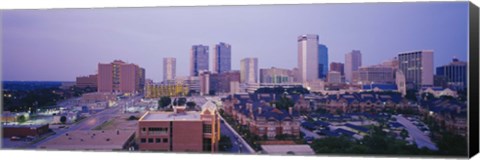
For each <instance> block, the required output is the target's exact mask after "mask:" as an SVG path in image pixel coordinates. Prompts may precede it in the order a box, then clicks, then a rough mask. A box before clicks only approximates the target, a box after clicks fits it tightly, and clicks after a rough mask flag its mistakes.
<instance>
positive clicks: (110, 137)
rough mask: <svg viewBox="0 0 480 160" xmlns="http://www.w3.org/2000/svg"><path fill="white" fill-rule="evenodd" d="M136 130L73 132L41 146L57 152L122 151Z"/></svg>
mask: <svg viewBox="0 0 480 160" xmlns="http://www.w3.org/2000/svg"><path fill="white" fill-rule="evenodd" d="M134 133H135V130H118V131H117V130H104V131H94V130H89V131H72V132H67V133H65V134H63V135H61V136H59V137H57V138H55V139H52V140H50V141H47V142H45V143H44V144H43V145H41V146H39V148H41V149H57V150H121V149H123V147H124V146H125V144H126V143H127V142H128V141H129V140H131V139H132V138H133V135H134Z"/></svg>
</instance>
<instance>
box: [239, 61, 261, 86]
mask: <svg viewBox="0 0 480 160" xmlns="http://www.w3.org/2000/svg"><path fill="white" fill-rule="evenodd" d="M257 80H258V59H257V58H244V59H242V60H241V61H240V81H241V83H257V82H258V81H257Z"/></svg>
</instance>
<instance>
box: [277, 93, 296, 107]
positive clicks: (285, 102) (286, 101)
mask: <svg viewBox="0 0 480 160" xmlns="http://www.w3.org/2000/svg"><path fill="white" fill-rule="evenodd" d="M275 105H276V107H277V108H278V109H280V110H288V107H293V105H295V103H294V102H293V101H292V100H291V99H290V98H288V97H287V96H285V95H282V97H281V98H280V100H278V101H277V102H275Z"/></svg>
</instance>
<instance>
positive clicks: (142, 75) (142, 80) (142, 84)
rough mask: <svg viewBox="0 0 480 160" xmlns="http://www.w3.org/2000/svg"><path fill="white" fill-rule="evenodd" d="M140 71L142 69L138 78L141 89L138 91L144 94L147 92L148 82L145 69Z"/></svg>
mask: <svg viewBox="0 0 480 160" xmlns="http://www.w3.org/2000/svg"><path fill="white" fill-rule="evenodd" d="M139 69H140V70H139V72H138V73H139V76H138V78H139V82H138V83H139V85H138V87H139V88H138V89H137V90H138V91H139V92H144V91H145V81H146V78H145V74H146V73H145V68H141V67H139Z"/></svg>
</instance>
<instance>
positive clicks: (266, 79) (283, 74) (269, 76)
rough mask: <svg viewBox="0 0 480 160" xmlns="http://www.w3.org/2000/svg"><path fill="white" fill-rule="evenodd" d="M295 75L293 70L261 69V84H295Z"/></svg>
mask: <svg viewBox="0 0 480 160" xmlns="http://www.w3.org/2000/svg"><path fill="white" fill-rule="evenodd" d="M294 79H295V74H294V73H293V71H292V70H289V69H282V68H275V67H272V68H267V69H265V68H262V69H260V83H293V82H294Z"/></svg>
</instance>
